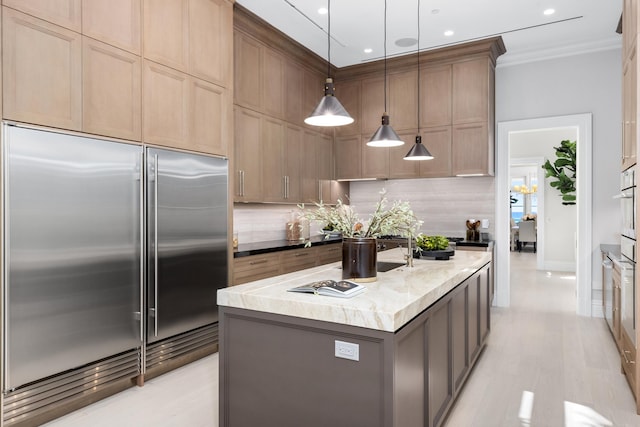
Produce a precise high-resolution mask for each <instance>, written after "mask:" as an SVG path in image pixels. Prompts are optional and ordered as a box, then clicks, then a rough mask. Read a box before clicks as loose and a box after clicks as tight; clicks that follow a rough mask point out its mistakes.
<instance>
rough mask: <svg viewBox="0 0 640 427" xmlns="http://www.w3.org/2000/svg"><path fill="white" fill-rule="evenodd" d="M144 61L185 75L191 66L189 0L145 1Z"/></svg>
mask: <svg viewBox="0 0 640 427" xmlns="http://www.w3.org/2000/svg"><path fill="white" fill-rule="evenodd" d="M143 17H144V18H143V22H144V25H143V28H144V35H143V37H144V57H145V58H147V59H151V60H153V61H155V62H158V63H161V64H164V65H167V66H169V67H171V68H174V69H176V70H180V71H182V72H185V73H186V72H187V71H188V66H189V58H188V54H189V51H188V49H189V45H188V44H189V36H188V35H189V30H188V26H189V5H188V3H187V1H186V0H144V5H143Z"/></svg>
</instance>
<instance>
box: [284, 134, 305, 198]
mask: <svg viewBox="0 0 640 427" xmlns="http://www.w3.org/2000/svg"><path fill="white" fill-rule="evenodd" d="M284 132H285V137H284V155H283V157H284V176H285V180H286V187H285V189H286V192H285V195H286V197H285V201H286V202H289V203H291V202H293V203H298V202H301V201H302V186H301V181H300V160H301V159H302V156H303V151H302V138H303V131H302V128H300V127H299V126H294V125H290V124H286V125H285V129H284Z"/></svg>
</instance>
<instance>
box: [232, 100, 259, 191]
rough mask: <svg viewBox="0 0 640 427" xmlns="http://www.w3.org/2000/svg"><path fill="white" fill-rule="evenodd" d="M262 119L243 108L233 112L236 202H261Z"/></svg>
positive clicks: (257, 114)
mask: <svg viewBox="0 0 640 427" xmlns="http://www.w3.org/2000/svg"><path fill="white" fill-rule="evenodd" d="M261 121H262V117H261V115H260V114H259V113H256V112H254V111H251V110H246V109H243V108H237V109H236V111H235V123H234V126H235V132H234V134H235V135H234V141H235V144H234V146H235V171H236V176H235V177H234V179H235V180H236V192H235V195H236V196H235V201H237V202H243V201H246V202H260V201H262V145H261V144H260V138H261V136H262V131H261Z"/></svg>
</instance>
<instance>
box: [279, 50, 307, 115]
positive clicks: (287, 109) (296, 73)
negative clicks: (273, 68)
mask: <svg viewBox="0 0 640 427" xmlns="http://www.w3.org/2000/svg"><path fill="white" fill-rule="evenodd" d="M303 80H304V76H303V72H302V67H301V66H300V65H298V64H297V63H295V62H293V61H285V63H284V84H283V88H284V93H283V96H282V98H283V101H284V107H283V108H284V119H285V120H286V121H287V122H289V123H293V124H295V125H299V126H302V123H303V121H304V119H305V117H304V114H303V111H302V87H303Z"/></svg>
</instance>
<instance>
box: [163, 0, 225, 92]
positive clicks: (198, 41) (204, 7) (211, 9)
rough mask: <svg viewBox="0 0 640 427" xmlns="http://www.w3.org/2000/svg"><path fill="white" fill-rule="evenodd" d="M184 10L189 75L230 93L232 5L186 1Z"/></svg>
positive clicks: (219, 0) (218, 0)
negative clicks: (186, 21)
mask: <svg viewBox="0 0 640 427" xmlns="http://www.w3.org/2000/svg"><path fill="white" fill-rule="evenodd" d="M153 1H155V0H153ZM174 1H175V0H174ZM188 7H189V15H188V16H189V21H188V31H189V36H188V40H189V48H188V58H189V59H188V61H189V62H188V64H189V68H188V72H189V74H191V75H193V76H195V77H198V78H200V79H203V80H206V81H209V82H211V83H214V84H216V85H219V86H222V87H224V88H226V89H231V82H232V80H233V59H232V58H233V4H232V3H231V2H229V1H228V0H188Z"/></svg>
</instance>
